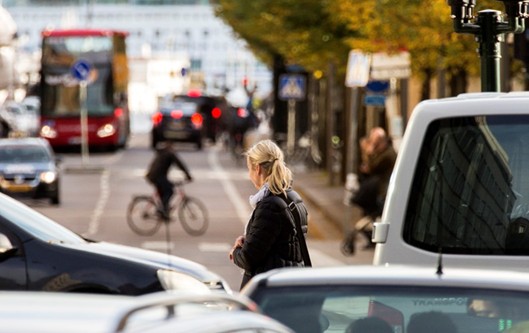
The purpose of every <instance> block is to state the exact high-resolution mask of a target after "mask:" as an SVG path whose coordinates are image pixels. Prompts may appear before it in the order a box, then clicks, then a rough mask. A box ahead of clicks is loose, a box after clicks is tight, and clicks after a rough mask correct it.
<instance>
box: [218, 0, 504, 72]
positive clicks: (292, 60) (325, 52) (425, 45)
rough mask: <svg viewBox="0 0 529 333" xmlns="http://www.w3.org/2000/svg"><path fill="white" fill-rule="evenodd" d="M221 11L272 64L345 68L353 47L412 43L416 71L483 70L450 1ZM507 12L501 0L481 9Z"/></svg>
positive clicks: (325, 2)
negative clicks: (280, 61)
mask: <svg viewBox="0 0 529 333" xmlns="http://www.w3.org/2000/svg"><path fill="white" fill-rule="evenodd" d="M213 3H214V4H216V15H217V16H218V17H220V18H222V19H223V20H224V21H225V22H226V23H227V24H228V25H230V26H231V27H232V28H233V30H234V31H235V33H236V34H238V35H239V36H240V37H241V38H242V39H244V40H245V41H246V42H247V43H248V45H249V47H250V48H251V49H252V50H253V51H254V53H255V54H256V55H257V56H258V57H259V58H260V59H261V60H262V61H263V62H265V63H267V64H269V65H271V62H272V57H273V56H274V55H281V56H282V57H283V58H284V59H285V60H286V62H287V64H298V65H301V66H303V67H304V68H305V69H306V70H308V71H316V70H325V69H326V68H327V66H328V64H329V63H334V64H335V65H336V67H337V68H338V70H339V72H344V70H345V67H346V63H347V54H348V52H349V50H351V49H360V50H362V51H364V52H388V53H392V52H396V51H399V50H407V51H409V52H410V55H411V59H412V61H411V64H412V70H413V72H414V73H415V74H416V75H420V74H421V73H423V72H431V71H432V70H434V71H435V70H440V69H443V70H446V71H447V72H448V73H449V74H450V72H452V71H453V72H457V71H458V70H459V69H461V68H464V69H465V70H466V71H467V72H468V73H470V74H474V75H477V74H478V71H479V55H478V54H477V53H476V49H477V46H478V45H477V43H476V41H475V39H474V36H471V35H468V34H460V33H456V32H454V29H453V22H452V19H451V17H450V7H449V6H448V5H447V2H446V0H302V1H300V0H251V1H248V0H215V1H213ZM484 8H487V9H489V8H490V9H497V10H500V11H502V10H503V7H502V5H501V2H500V1H494V0H482V1H481V2H478V6H477V8H476V10H475V11H476V12H477V11H479V10H481V9H484Z"/></svg>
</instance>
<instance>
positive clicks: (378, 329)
mask: <svg viewBox="0 0 529 333" xmlns="http://www.w3.org/2000/svg"><path fill="white" fill-rule="evenodd" d="M345 333H393V329H392V328H391V326H390V325H389V324H388V323H387V322H386V321H384V320H382V319H380V318H378V317H365V318H360V319H357V320H355V321H353V322H352V323H351V324H350V325H349V326H348V327H347V329H346V330H345Z"/></svg>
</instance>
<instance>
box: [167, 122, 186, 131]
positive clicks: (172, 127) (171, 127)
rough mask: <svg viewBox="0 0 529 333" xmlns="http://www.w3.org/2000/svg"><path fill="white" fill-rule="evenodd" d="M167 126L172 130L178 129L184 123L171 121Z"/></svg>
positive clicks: (181, 127)
mask: <svg viewBox="0 0 529 333" xmlns="http://www.w3.org/2000/svg"><path fill="white" fill-rule="evenodd" d="M169 128H170V129H173V130H180V129H183V128H184V123H182V122H175V123H171V124H170V126H169Z"/></svg>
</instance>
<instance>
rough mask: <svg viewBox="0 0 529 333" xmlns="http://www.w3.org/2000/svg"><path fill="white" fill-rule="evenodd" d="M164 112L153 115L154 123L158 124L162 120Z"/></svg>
mask: <svg viewBox="0 0 529 333" xmlns="http://www.w3.org/2000/svg"><path fill="white" fill-rule="evenodd" d="M162 119H163V114H162V113H161V112H156V113H155V114H153V115H152V124H153V125H158V124H160V123H161V122H162Z"/></svg>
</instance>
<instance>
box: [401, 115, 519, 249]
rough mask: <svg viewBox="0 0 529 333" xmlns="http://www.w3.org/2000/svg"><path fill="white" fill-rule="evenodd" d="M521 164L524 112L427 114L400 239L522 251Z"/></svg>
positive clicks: (436, 246) (428, 244)
mask: <svg viewBox="0 0 529 333" xmlns="http://www.w3.org/2000/svg"><path fill="white" fill-rule="evenodd" d="M526 159H527V162H528V163H526V162H525V160H526ZM528 165H529V116H528V115H494V116H480V117H460V118H450V119H441V120H438V121H435V122H433V123H432V124H430V126H429V128H428V131H427V134H426V136H425V138H424V141H423V145H422V147H421V152H420V155H419V160H418V163H417V165H416V169H415V174H414V182H413V186H412V188H413V189H414V191H412V194H411V196H410V200H409V204H408V207H407V213H406V218H405V221H406V225H405V227H404V234H403V237H404V239H405V240H406V242H408V243H410V244H412V245H413V246H417V247H419V248H422V249H425V250H430V251H434V252H438V251H439V250H442V252H443V253H458V254H491V255H528V254H529V167H528Z"/></svg>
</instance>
